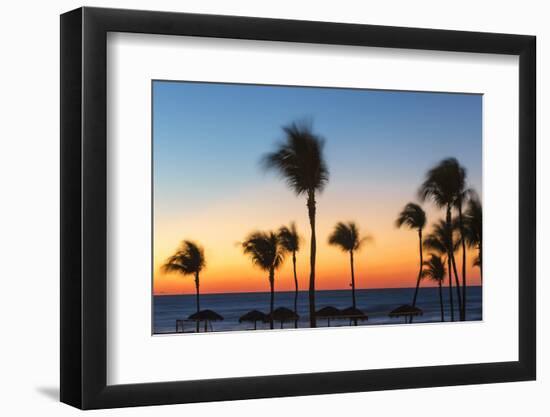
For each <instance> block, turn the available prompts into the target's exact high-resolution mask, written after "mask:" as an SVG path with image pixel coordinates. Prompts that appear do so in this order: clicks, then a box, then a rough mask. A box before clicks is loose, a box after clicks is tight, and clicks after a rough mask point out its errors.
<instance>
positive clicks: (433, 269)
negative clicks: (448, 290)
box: [421, 253, 445, 321]
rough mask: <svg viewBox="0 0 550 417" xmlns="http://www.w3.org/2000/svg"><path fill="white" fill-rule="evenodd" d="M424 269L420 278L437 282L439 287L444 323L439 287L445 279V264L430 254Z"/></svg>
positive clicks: (443, 317)
mask: <svg viewBox="0 0 550 417" xmlns="http://www.w3.org/2000/svg"><path fill="white" fill-rule="evenodd" d="M422 265H424V269H423V270H422V274H421V276H422V278H429V279H431V280H432V281H435V282H437V285H438V287H439V306H440V309H441V321H445V313H444V312H443V291H442V290H441V285H442V283H443V280H444V279H445V264H444V262H443V261H442V260H441V257H439V256H437V255H435V254H433V253H432V254H430V259H429V260H428V261H425V262H424V263H423V264H422Z"/></svg>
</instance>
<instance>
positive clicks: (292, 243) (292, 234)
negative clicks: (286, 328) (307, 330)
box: [279, 222, 300, 328]
mask: <svg viewBox="0 0 550 417" xmlns="http://www.w3.org/2000/svg"><path fill="white" fill-rule="evenodd" d="M279 240H280V242H281V245H282V246H283V248H284V249H285V250H286V251H287V252H290V253H292V268H293V271H294V312H295V313H296V314H298V276H297V274H296V252H298V251H299V250H300V236H299V235H298V231H297V230H296V224H295V223H294V222H292V223H290V227H286V226H282V227H281V228H280V229H279ZM294 326H295V327H296V328H298V320H296V322H295V323H294Z"/></svg>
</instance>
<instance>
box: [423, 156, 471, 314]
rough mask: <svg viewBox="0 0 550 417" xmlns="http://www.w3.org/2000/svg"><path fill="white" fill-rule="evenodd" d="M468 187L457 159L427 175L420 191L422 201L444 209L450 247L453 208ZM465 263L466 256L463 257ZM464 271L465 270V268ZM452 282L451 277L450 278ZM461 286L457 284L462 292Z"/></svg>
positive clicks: (444, 162) (450, 259)
mask: <svg viewBox="0 0 550 417" xmlns="http://www.w3.org/2000/svg"><path fill="white" fill-rule="evenodd" d="M465 185H466V170H465V169H464V168H463V167H462V166H461V165H460V164H459V163H458V161H457V160H456V159H455V158H447V159H444V160H442V161H441V162H440V163H439V164H437V165H436V166H435V167H433V168H431V169H430V170H429V171H428V172H427V173H426V178H425V180H424V182H423V183H422V185H421V186H420V188H419V190H418V196H419V197H420V199H421V200H422V201H426V200H431V201H432V202H433V203H434V204H435V205H436V206H437V207H438V208H444V209H445V211H446V213H445V221H446V223H447V230H448V231H449V232H450V235H449V236H448V239H450V240H451V242H450V243H451V245H450V247H454V246H453V242H452V239H453V236H452V227H451V222H452V219H451V215H452V208H453V207H455V206H456V204H457V201H458V200H460V199H461V196H462V195H463V194H464V191H465ZM463 261H464V262H465V255H464V256H463ZM453 262H454V253H453V252H452V251H451V252H450V253H448V256H447V263H448V264H452V263H453ZM463 270H465V269H464V268H463ZM463 278H464V276H463ZM449 280H450V277H449ZM459 287H460V284H457V288H458V291H459V292H460V288H459ZM461 299H462V297H459V300H458V301H459V311H460V318H461V319H463V318H464V317H463V312H464V308H463V306H462V300H461Z"/></svg>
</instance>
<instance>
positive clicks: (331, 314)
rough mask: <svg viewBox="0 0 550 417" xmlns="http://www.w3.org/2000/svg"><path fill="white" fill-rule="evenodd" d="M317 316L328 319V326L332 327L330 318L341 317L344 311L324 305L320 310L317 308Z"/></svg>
mask: <svg viewBox="0 0 550 417" xmlns="http://www.w3.org/2000/svg"><path fill="white" fill-rule="evenodd" d="M315 315H316V316H317V317H320V318H323V319H327V326H328V327H330V320H331V319H336V318H339V317H340V316H341V315H342V312H341V311H340V310H338V309H337V308H336V307H332V306H327V307H323V308H321V309H320V310H317V312H316V313H315Z"/></svg>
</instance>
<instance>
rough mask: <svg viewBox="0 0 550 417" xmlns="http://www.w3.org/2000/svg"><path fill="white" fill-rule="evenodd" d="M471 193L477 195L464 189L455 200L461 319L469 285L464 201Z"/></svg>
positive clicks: (464, 315) (463, 314) (464, 311)
mask: <svg viewBox="0 0 550 417" xmlns="http://www.w3.org/2000/svg"><path fill="white" fill-rule="evenodd" d="M463 171H464V177H466V169H463ZM471 195H474V196H475V192H474V191H473V190H471V189H464V188H463V189H462V190H461V191H460V192H459V193H458V195H457V198H456V201H455V207H456V209H457V211H458V218H457V219H456V220H457V229H458V230H459V231H460V245H461V246H462V309H461V311H460V314H461V320H466V298H467V294H466V289H467V288H468V286H467V283H466V282H467V280H466V239H465V236H464V234H465V233H466V231H465V226H464V215H463V206H464V203H465V202H467V201H468V200H469V198H470V196H471Z"/></svg>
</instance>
